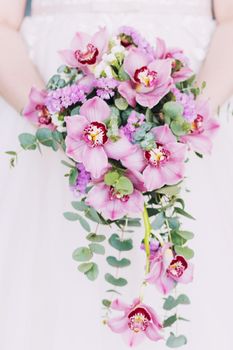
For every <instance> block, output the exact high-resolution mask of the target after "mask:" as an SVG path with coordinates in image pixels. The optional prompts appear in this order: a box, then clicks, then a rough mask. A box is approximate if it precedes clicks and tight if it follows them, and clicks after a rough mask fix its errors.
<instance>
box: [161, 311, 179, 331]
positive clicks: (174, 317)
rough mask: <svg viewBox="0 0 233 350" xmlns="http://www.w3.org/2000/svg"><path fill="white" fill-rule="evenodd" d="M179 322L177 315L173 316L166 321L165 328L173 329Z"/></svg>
mask: <svg viewBox="0 0 233 350" xmlns="http://www.w3.org/2000/svg"><path fill="white" fill-rule="evenodd" d="M176 321H177V315H176V314H175V315H172V316H170V317H168V318H167V319H166V320H164V322H163V327H164V328H165V327H171V326H172V325H173V323H175V322H176Z"/></svg>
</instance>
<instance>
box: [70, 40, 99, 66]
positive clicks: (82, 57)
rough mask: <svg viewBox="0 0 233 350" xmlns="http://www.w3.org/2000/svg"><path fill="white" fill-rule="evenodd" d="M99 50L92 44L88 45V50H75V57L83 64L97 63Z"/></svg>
mask: <svg viewBox="0 0 233 350" xmlns="http://www.w3.org/2000/svg"><path fill="white" fill-rule="evenodd" d="M98 54H99V50H98V49H97V47H95V46H94V45H92V44H90V43H89V44H88V45H87V49H86V51H81V50H77V51H75V57H76V59H77V60H78V62H79V63H81V64H90V65H91V64H95V63H96V60H97V56H98Z"/></svg>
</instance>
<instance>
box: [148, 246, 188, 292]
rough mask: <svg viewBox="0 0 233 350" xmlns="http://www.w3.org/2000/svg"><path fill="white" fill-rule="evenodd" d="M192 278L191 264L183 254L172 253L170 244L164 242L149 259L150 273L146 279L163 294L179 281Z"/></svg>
mask: <svg viewBox="0 0 233 350" xmlns="http://www.w3.org/2000/svg"><path fill="white" fill-rule="evenodd" d="M192 280H193V265H192V264H191V263H190V262H188V261H187V260H186V259H185V258H184V257H183V256H180V255H174V253H173V251H172V250H171V244H170V243H166V244H165V245H164V246H163V247H162V248H160V249H159V250H158V251H157V252H156V253H155V255H154V256H153V259H152V260H151V265H150V273H149V274H148V275H147V278H146V281H147V282H148V283H150V284H154V285H155V287H156V288H157V289H158V290H159V291H160V292H161V293H162V294H164V295H166V294H168V293H169V292H170V291H171V290H172V289H173V288H174V287H175V286H176V284H177V283H178V282H179V283H184V284H186V283H190V282H192Z"/></svg>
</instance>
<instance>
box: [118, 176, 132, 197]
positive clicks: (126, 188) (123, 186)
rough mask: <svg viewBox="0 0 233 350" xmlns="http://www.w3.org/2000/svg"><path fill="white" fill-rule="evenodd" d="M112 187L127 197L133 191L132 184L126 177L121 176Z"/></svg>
mask: <svg viewBox="0 0 233 350" xmlns="http://www.w3.org/2000/svg"><path fill="white" fill-rule="evenodd" d="M114 187H115V188H116V190H117V191H119V192H120V193H122V194H124V195H129V194H131V193H133V191H134V188H133V184H132V182H131V181H130V179H128V178H127V177H126V176H121V177H120V178H119V179H118V181H117V182H116V183H115V186H114Z"/></svg>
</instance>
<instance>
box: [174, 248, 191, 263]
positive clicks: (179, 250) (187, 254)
mask: <svg viewBox="0 0 233 350" xmlns="http://www.w3.org/2000/svg"><path fill="white" fill-rule="evenodd" d="M175 251H176V254H178V255H182V256H183V257H184V258H185V259H188V260H189V259H192V258H193V257H194V251H193V250H192V249H191V248H189V247H180V246H177V245H176V246H175Z"/></svg>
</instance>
